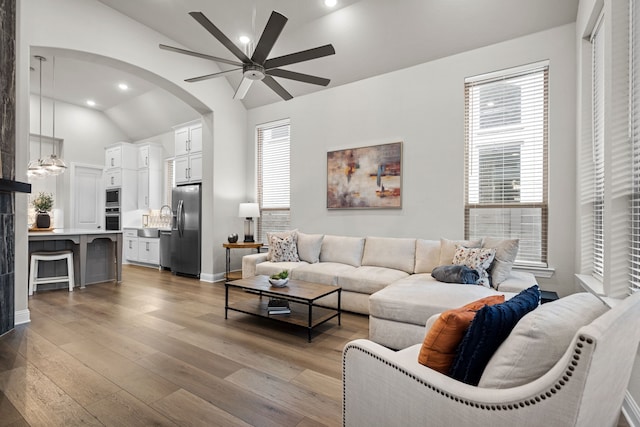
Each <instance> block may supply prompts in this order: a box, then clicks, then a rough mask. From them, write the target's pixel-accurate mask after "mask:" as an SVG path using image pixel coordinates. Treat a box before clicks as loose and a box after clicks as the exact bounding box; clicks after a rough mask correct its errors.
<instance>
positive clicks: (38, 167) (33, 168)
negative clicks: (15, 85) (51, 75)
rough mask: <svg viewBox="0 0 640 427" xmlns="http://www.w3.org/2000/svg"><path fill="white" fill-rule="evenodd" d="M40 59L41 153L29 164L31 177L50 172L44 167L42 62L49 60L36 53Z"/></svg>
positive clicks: (38, 176) (42, 176) (28, 174)
mask: <svg viewBox="0 0 640 427" xmlns="http://www.w3.org/2000/svg"><path fill="white" fill-rule="evenodd" d="M34 58H36V59H37V60H38V61H40V131H39V138H40V153H39V155H38V160H31V161H30V162H29V165H28V166H27V176H28V177H29V178H44V177H45V176H47V175H48V174H49V173H48V171H47V170H46V169H45V168H43V167H42V63H43V62H44V61H46V60H47V58H45V57H44V56H40V55H35V56H34Z"/></svg>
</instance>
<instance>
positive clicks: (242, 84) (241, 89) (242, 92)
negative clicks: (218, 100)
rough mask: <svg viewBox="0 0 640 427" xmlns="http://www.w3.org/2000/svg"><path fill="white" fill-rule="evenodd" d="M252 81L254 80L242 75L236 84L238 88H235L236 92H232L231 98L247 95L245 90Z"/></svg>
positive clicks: (242, 97)
mask: <svg viewBox="0 0 640 427" xmlns="http://www.w3.org/2000/svg"><path fill="white" fill-rule="evenodd" d="M254 81H255V80H251V79H248V78H246V77H243V78H242V81H241V82H240V84H239V85H238V89H236V93H235V94H233V99H244V97H245V96H246V95H247V92H248V91H249V88H250V87H251V84H252V83H253V82H254Z"/></svg>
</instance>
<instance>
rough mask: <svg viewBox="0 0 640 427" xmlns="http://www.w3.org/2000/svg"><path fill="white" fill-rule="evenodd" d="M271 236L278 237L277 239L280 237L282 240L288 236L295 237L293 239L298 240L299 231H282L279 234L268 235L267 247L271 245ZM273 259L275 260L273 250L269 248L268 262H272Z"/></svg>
mask: <svg viewBox="0 0 640 427" xmlns="http://www.w3.org/2000/svg"><path fill="white" fill-rule="evenodd" d="M271 236H277V237H280V238H281V239H283V238H285V237H287V236H293V239H294V240H297V237H298V230H289V231H280V232H277V233H267V245H271ZM272 258H273V249H272V248H271V247H270V246H269V250H268V252H267V260H268V261H271V259H272Z"/></svg>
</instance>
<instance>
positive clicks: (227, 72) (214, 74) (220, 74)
mask: <svg viewBox="0 0 640 427" xmlns="http://www.w3.org/2000/svg"><path fill="white" fill-rule="evenodd" d="M238 70H242V68H234V69H233V70H226V71H220V72H219V73H213V74H206V75H204V76H200V77H192V78H190V79H185V82H188V83H195V82H201V81H203V80H209V79H213V78H216V77H220V76H224V75H225V74H230V73H232V72H234V71H238Z"/></svg>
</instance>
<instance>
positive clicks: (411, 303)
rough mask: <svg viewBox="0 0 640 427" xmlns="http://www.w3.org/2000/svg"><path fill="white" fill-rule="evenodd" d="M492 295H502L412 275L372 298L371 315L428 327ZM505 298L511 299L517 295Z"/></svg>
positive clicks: (482, 287)
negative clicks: (429, 321) (445, 314)
mask: <svg viewBox="0 0 640 427" xmlns="http://www.w3.org/2000/svg"><path fill="white" fill-rule="evenodd" d="M305 268H306V267H305ZM294 271H295V270H294ZM501 293H502V292H501ZM491 295H498V292H497V291H495V290H494V289H489V288H485V287H484V286H469V285H459V284H456V283H442V282H438V281H437V280H436V279H434V278H433V277H431V275H430V274H426V273H422V274H412V275H410V276H408V277H406V278H404V279H400V280H398V281H396V282H393V283H392V284H391V285H389V286H387V287H386V288H384V289H382V290H380V291H378V292H376V293H375V294H373V295H371V297H369V314H370V315H372V316H375V317H378V318H380V319H386V320H391V321H395V322H401V323H410V324H414V325H418V326H420V327H424V325H425V323H426V322H427V319H429V317H431V316H433V315H434V314H440V313H442V312H443V311H446V310H450V309H452V308H456V307H461V306H463V305H465V304H468V303H470V302H472V301H475V300H479V299H480V298H484V297H488V296H491ZM504 295H505V299H508V298H510V297H511V296H513V295H514V294H511V293H505V294H504Z"/></svg>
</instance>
